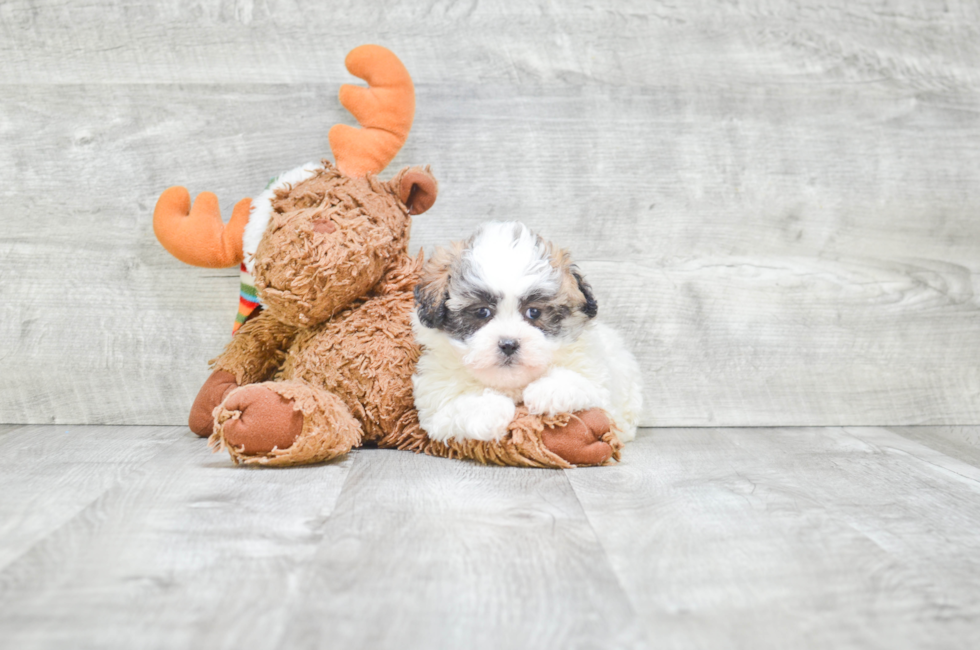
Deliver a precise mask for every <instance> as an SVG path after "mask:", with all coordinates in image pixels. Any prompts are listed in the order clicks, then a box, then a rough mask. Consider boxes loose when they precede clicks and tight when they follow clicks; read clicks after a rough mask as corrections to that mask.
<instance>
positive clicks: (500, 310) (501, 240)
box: [415, 222, 597, 389]
mask: <svg viewBox="0 0 980 650" xmlns="http://www.w3.org/2000/svg"><path fill="white" fill-rule="evenodd" d="M415 302H416V309H417V313H418V318H419V321H420V322H421V323H422V325H424V326H425V327H427V328H430V329H433V330H436V331H439V332H440V333H442V334H443V335H445V336H446V337H447V338H448V340H449V342H450V343H451V344H452V346H453V348H454V349H455V350H456V351H457V352H458V353H459V355H460V358H461V359H462V362H463V364H464V365H465V366H466V368H467V369H468V370H469V371H470V372H471V373H472V374H473V375H474V376H475V377H476V378H477V379H479V380H480V381H481V382H482V383H483V384H484V385H486V386H491V387H493V388H498V389H515V388H522V387H524V386H526V385H527V384H529V383H530V382H532V381H534V380H535V379H537V378H538V377H540V376H541V375H543V374H544V373H545V372H546V371H547V370H548V367H549V366H550V365H551V362H552V358H553V356H554V354H555V352H556V351H557V350H558V349H559V348H560V347H561V346H562V345H563V344H564V343H567V342H569V341H572V340H574V339H575V338H576V337H577V336H578V335H579V333H580V332H581V331H582V328H583V327H584V326H585V324H586V323H587V322H588V320H589V319H591V318H593V317H595V315H596V312H597V305H596V301H595V298H594V297H593V296H592V291H591V288H590V287H589V285H588V283H586V282H585V280H584V279H583V278H582V275H581V274H580V273H579V271H578V269H577V268H576V267H575V265H574V264H573V263H572V261H571V259H570V258H569V256H568V254H567V253H566V252H565V251H563V250H560V249H557V248H555V247H553V246H552V245H551V244H550V243H548V242H545V241H544V240H543V239H541V238H540V237H539V236H537V235H536V234H534V233H533V232H531V231H530V230H528V228H527V227H526V226H524V225H523V224H520V223H514V222H510V223H489V224H486V225H484V226H483V227H481V228H480V230H478V231H477V233H476V234H475V235H473V236H472V237H471V238H470V239H469V240H467V241H465V242H457V243H455V244H453V245H452V247H451V248H450V249H448V250H447V249H439V250H437V251H436V253H435V255H433V257H432V258H431V259H430V260H429V261H428V262H427V263H426V265H425V268H424V269H423V271H422V278H421V280H420V282H419V284H418V286H417V287H416V288H415Z"/></svg>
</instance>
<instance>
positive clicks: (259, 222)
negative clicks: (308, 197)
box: [242, 162, 323, 273]
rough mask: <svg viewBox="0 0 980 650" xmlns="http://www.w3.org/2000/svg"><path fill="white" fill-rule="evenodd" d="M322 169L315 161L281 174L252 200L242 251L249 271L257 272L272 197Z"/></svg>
mask: <svg viewBox="0 0 980 650" xmlns="http://www.w3.org/2000/svg"><path fill="white" fill-rule="evenodd" d="M321 169H323V165H322V164H320V163H315V162H311V163H307V164H305V165H301V166H300V167H297V168H296V169H291V170H290V171H288V172H285V173H284V174H282V175H280V176H279V178H277V179H276V180H275V182H274V183H273V184H272V185H270V186H269V187H268V189H266V190H265V191H264V192H262V193H261V194H259V195H258V196H257V197H256V198H255V200H253V201H252V209H251V211H250V212H249V214H248V224H246V225H245V232H244V233H243V234H242V252H243V253H244V259H245V268H246V269H248V272H249V273H254V272H255V269H254V264H255V251H256V250H257V249H258V247H259V242H260V241H262V236H263V235H264V234H265V227H266V226H267V225H269V218H270V217H271V216H272V199H273V197H275V195H276V190H278V189H282V188H284V187H286V186H287V185H294V186H295V185H297V184H299V183H302V182H303V181H305V180H306V179H308V178H311V177H312V176H313V175H314V174H316V173H317V172H318V171H320V170H321Z"/></svg>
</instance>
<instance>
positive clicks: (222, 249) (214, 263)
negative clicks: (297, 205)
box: [153, 187, 252, 268]
mask: <svg viewBox="0 0 980 650" xmlns="http://www.w3.org/2000/svg"><path fill="white" fill-rule="evenodd" d="M251 204H252V203H251V199H242V200H241V201H239V202H238V203H237V204H235V209H234V210H233V211H232V214H231V219H230V220H229V221H228V225H225V224H223V223H222V222H221V210H220V209H219V208H218V197H216V196H215V195H214V194H212V193H211V192H201V193H200V194H198V195H197V200H195V201H194V206H193V207H191V196H190V194H188V193H187V190H186V189H184V188H183V187H171V188H169V189H167V190H166V191H165V192H164V193H163V194H161V195H160V198H159V199H158V200H157V207H156V208H155V209H154V210H153V232H154V233H155V234H156V236H157V239H158V240H159V241H160V243H161V244H163V247H164V248H166V249H167V250H168V251H170V254H171V255H173V256H174V257H176V258H177V259H179V260H180V261H181V262H185V263H187V264H193V265H194V266H206V267H208V268H222V267H225V266H235V265H236V264H239V263H240V262H241V261H242V233H243V232H244V230H245V224H247V223H248V213H249V209H250V208H251Z"/></svg>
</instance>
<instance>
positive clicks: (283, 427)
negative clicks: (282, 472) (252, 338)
mask: <svg viewBox="0 0 980 650" xmlns="http://www.w3.org/2000/svg"><path fill="white" fill-rule="evenodd" d="M214 413H215V427H214V433H213V434H212V435H211V439H210V443H211V445H212V447H214V448H215V449H227V450H228V453H229V454H230V455H231V457H232V460H234V461H235V463H247V464H252V463H257V464H261V465H301V464H305V463H316V462H320V461H324V460H329V459H331V458H335V457H337V456H341V455H343V454H346V453H347V452H348V451H350V449H351V447H353V446H354V445H357V444H359V443H360V441H361V433H362V432H361V425H360V423H359V422H358V421H357V420H356V419H355V418H354V417H353V416H352V415H351V414H350V411H348V410H347V407H346V406H345V405H344V403H343V402H342V401H341V400H340V398H339V397H337V396H336V395H334V394H332V393H328V392H327V391H324V390H321V389H317V388H313V387H311V386H308V385H306V384H304V383H302V382H299V381H281V382H278V381H276V382H273V381H267V382H262V383H261V384H250V385H248V386H243V387H241V388H239V389H237V390H234V391H232V392H231V393H229V394H228V396H227V397H226V398H225V401H224V402H223V403H222V404H221V406H219V407H218V408H216V409H215V411H214Z"/></svg>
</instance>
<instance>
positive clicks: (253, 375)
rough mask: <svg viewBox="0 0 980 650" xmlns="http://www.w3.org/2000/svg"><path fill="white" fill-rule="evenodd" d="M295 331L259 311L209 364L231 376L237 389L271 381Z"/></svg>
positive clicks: (283, 359) (291, 327) (294, 328)
mask: <svg viewBox="0 0 980 650" xmlns="http://www.w3.org/2000/svg"><path fill="white" fill-rule="evenodd" d="M298 331H299V330H298V329H297V328H296V327H293V326H292V325H286V324H284V323H282V322H280V321H278V320H276V319H275V318H273V317H272V316H270V315H269V313H268V312H262V313H261V314H259V315H258V316H256V317H255V318H253V319H251V320H249V321H248V322H247V323H245V324H244V325H242V327H241V329H239V330H238V333H237V334H235V335H234V336H233V337H232V338H231V341H229V342H228V345H227V347H225V351H224V352H222V353H221V355H220V356H218V357H217V358H215V359H212V360H211V361H210V364H211V367H212V368H213V369H214V370H223V371H225V372H229V373H231V374H232V375H234V376H235V382H236V383H237V384H238V385H239V386H242V385H244V384H254V383H256V382H260V381H265V380H267V379H270V378H271V377H272V375H273V374H275V372H276V370H278V369H279V368H280V367H281V366H282V364H283V362H284V361H285V359H286V350H287V349H288V348H289V346H290V344H291V343H292V341H293V337H294V336H296V333H297V332H298Z"/></svg>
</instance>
